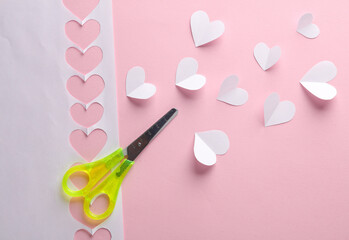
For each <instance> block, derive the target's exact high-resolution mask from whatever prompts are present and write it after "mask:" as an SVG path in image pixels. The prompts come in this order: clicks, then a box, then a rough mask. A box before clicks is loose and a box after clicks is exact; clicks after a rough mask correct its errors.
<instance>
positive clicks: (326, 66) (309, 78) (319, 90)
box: [300, 61, 337, 100]
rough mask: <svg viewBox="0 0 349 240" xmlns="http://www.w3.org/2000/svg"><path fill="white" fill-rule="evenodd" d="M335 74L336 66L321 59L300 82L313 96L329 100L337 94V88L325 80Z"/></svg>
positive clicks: (329, 79)
mask: <svg viewBox="0 0 349 240" xmlns="http://www.w3.org/2000/svg"><path fill="white" fill-rule="evenodd" d="M336 75H337V68H336V66H335V65H334V64H333V63H332V62H330V61H322V62H319V63H318V64H316V65H315V66H313V67H312V68H311V69H310V70H309V71H308V72H307V73H306V74H305V75H304V77H303V78H302V79H301V81H300V83H301V84H302V86H303V87H304V88H305V89H307V90H308V91H309V92H310V93H311V94H313V95H314V96H315V97H317V98H320V99H322V100H331V99H333V98H334V97H335V96H336V95H337V89H336V88H335V87H333V86H332V85H330V84H328V83H327V82H329V81H331V80H332V79H333V78H334V77H335V76H336Z"/></svg>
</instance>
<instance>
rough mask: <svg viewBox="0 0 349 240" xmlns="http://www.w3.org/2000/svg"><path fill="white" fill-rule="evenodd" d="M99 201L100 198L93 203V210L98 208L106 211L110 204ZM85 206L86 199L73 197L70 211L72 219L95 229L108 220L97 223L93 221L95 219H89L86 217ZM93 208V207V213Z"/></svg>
mask: <svg viewBox="0 0 349 240" xmlns="http://www.w3.org/2000/svg"><path fill="white" fill-rule="evenodd" d="M99 199H100V198H97V199H96V200H95V201H94V202H93V204H92V206H93V208H94V209H96V208H100V209H105V208H106V206H107V204H108V203H107V202H102V201H99ZM83 206H84V198H83V197H73V198H71V199H70V202H69V211H70V214H71V215H72V217H73V218H74V219H75V220H76V221H78V222H80V223H82V224H83V225H85V226H86V227H89V228H91V229H93V228H95V227H97V226H98V225H99V224H101V223H102V222H104V221H105V220H106V219H102V220H98V221H97V220H93V219H90V218H88V217H87V216H86V215H85V212H84V208H83ZM92 206H91V211H93V209H92ZM94 211H95V210H94Z"/></svg>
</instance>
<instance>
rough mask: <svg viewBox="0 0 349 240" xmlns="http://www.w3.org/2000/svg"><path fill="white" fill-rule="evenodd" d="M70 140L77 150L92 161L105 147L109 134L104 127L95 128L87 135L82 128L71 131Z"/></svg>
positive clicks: (87, 159)
mask: <svg viewBox="0 0 349 240" xmlns="http://www.w3.org/2000/svg"><path fill="white" fill-rule="evenodd" d="M69 140H70V144H71V145H72V147H73V148H74V149H75V151H77V152H78V153H79V154H80V156H81V157H83V158H84V159H85V160H86V161H88V162H91V161H92V160H93V159H94V158H95V157H96V156H97V154H98V153H99V152H100V151H101V150H102V148H103V147H104V145H105V143H106V141H107V134H106V133H105V132H104V131H103V130H102V129H94V130H93V131H92V132H91V133H90V134H88V135H86V133H84V132H83V131H82V130H80V129H77V130H74V131H73V132H71V133H70V136H69Z"/></svg>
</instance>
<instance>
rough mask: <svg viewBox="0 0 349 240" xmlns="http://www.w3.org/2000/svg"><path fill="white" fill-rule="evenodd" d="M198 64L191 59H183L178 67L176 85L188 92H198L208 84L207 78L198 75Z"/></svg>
mask: <svg viewBox="0 0 349 240" xmlns="http://www.w3.org/2000/svg"><path fill="white" fill-rule="evenodd" d="M198 68H199V64H198V62H197V61H196V60H195V59H194V58H191V57H187V58H183V59H182V60H181V61H180V62H179V64H178V67H177V73H176V85H177V86H178V87H181V88H184V89H187V90H198V89H200V88H202V87H203V86H204V85H205V83H206V77H204V76H203V75H200V74H197V71H198Z"/></svg>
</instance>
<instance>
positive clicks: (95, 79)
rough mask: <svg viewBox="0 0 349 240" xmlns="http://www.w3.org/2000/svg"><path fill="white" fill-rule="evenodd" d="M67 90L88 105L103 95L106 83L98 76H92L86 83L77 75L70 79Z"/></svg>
mask: <svg viewBox="0 0 349 240" xmlns="http://www.w3.org/2000/svg"><path fill="white" fill-rule="evenodd" d="M67 89H68V91H69V93H70V94H71V95H72V96H73V97H75V98H76V99H78V100H79V101H81V102H83V103H85V104H87V103H89V102H91V101H92V100H93V99H95V98H96V97H98V95H99V94H101V92H102V91H103V89H104V81H103V78H101V77H100V76H98V75H92V76H90V77H89V78H88V79H87V80H86V81H84V80H83V79H82V78H80V77H79V76H76V75H75V76H72V77H70V78H69V79H68V81H67Z"/></svg>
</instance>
